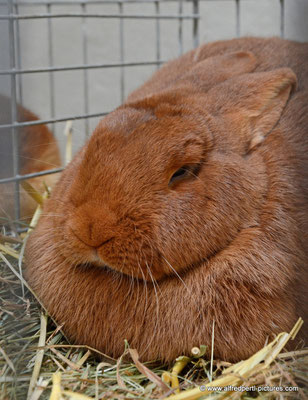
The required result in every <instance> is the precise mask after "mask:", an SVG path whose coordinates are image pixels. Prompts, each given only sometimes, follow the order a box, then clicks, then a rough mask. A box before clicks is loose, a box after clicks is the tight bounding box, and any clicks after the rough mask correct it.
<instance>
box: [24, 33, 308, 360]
mask: <svg viewBox="0 0 308 400" xmlns="http://www.w3.org/2000/svg"><path fill="white" fill-rule="evenodd" d="M307 61H308V46H307V44H300V43H296V42H291V41H286V40H282V39H258V38H243V39H236V40H231V41H224V42H217V43H212V44H208V45H203V46H201V47H199V48H198V49H196V50H194V51H191V52H190V53H188V54H186V55H184V56H183V57H181V58H179V59H178V60H175V61H172V62H170V63H168V64H167V65H166V66H165V67H163V68H162V69H161V70H160V71H158V72H157V73H156V74H155V75H154V76H153V77H152V79H150V81H148V82H147V83H146V84H145V85H144V86H143V87H141V88H140V89H139V90H137V91H135V92H134V93H133V94H132V95H130V96H129V98H128V100H127V101H126V103H124V105H123V106H121V107H119V108H118V109H116V110H115V111H114V112H112V113H111V114H109V115H108V116H107V117H105V118H104V119H103V120H102V121H101V122H100V123H99V125H98V126H97V128H96V129H95V131H94V133H93V135H92V137H91V139H90V140H89V142H88V143H87V144H86V145H85V147H84V148H83V149H82V150H81V151H80V152H79V153H78V154H77V155H76V157H75V158H74V160H73V161H72V162H71V164H70V165H69V166H68V167H67V168H66V170H65V172H64V173H63V175H62V177H61V180H60V181H59V183H58V184H57V186H56V188H55V190H54V192H53V194H52V196H51V199H50V200H48V201H47V202H46V205H45V213H44V216H43V217H41V219H40V221H39V224H38V226H37V228H36V230H35V231H34V233H33V234H32V236H31V237H30V240H29V243H28V247H27V249H26V265H27V267H26V277H27V279H28V281H29V283H30V285H31V286H32V287H33V289H34V290H35V291H36V293H37V294H38V296H39V297H40V298H41V299H42V301H43V303H44V304H45V306H46V307H47V309H48V310H49V312H50V314H51V315H52V316H53V317H54V318H55V319H56V320H57V321H58V322H59V323H60V324H64V331H65V332H66V334H67V335H68V336H69V337H70V338H71V339H72V340H73V341H74V342H76V343H80V344H88V345H91V346H93V347H96V348H97V349H99V350H101V351H103V352H105V353H107V354H109V355H111V356H113V357H118V356H119V355H121V353H122V352H123V349H124V339H127V340H128V342H129V343H130V346H131V347H133V348H137V349H138V351H139V353H140V355H141V358H142V359H143V360H151V359H162V360H166V361H170V360H172V359H174V358H175V357H176V356H178V355H180V354H189V353H190V350H191V348H192V347H193V346H199V345H201V344H210V342H211V331H212V325H213V321H215V348H214V350H215V357H217V358H223V359H225V360H230V361H237V360H240V359H243V358H246V357H248V356H250V355H251V354H252V353H253V352H255V351H257V350H258V349H260V348H261V347H262V346H263V345H264V343H265V341H266V340H267V338H268V336H271V335H272V334H277V333H279V332H281V331H289V330H290V329H291V328H292V326H293V324H294V323H295V322H296V320H297V318H298V317H299V316H302V317H304V318H305V316H304V312H305V311H307V310H306V308H307V307H305V306H306V304H307V303H306V301H307V296H306V293H307V292H306V291H307V270H308V247H307V244H308V241H307V237H306V234H307V228H308V212H307V211H308V135H307V133H308V132H307V126H308V107H307V93H308V92H307V90H308V88H307V85H308V75H307V74H308V71H307ZM290 68H292V69H290ZM296 76H297V78H296ZM296 85H297V89H296ZM304 332H305V331H304V330H302V333H304Z"/></svg>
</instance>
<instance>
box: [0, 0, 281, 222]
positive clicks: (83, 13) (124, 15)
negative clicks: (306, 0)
mask: <svg viewBox="0 0 308 400" xmlns="http://www.w3.org/2000/svg"><path fill="white" fill-rule="evenodd" d="M213 1H214V0H46V1H45V0H7V1H4V0H1V1H0V9H1V10H2V11H1V13H0V24H1V23H6V24H7V29H8V42H9V65H8V66H7V68H2V69H0V78H1V77H6V78H7V79H9V81H10V82H9V83H10V98H11V121H10V122H9V123H5V124H1V125H0V134H1V132H3V131H4V130H10V132H11V135H12V140H13V169H12V176H7V177H4V178H2V179H0V190H1V184H3V183H10V182H14V185H15V195H14V202H15V207H14V209H15V218H16V220H18V219H19V217H20V200H19V198H20V193H19V191H20V190H19V184H20V181H21V180H24V179H29V178H32V177H35V176H43V175H47V174H51V173H55V172H59V171H61V170H62V168H51V169H49V170H45V171H40V172H35V173H30V174H21V173H20V166H19V154H18V131H19V129H21V128H23V127H29V126H35V125H39V124H49V126H51V129H52V130H55V128H56V126H57V124H60V123H63V122H65V121H68V120H76V121H83V123H84V125H83V128H82V129H83V131H84V138H86V137H87V136H88V135H89V134H90V132H91V125H90V120H92V119H97V118H98V117H102V116H104V115H106V114H107V113H108V112H110V111H111V110H110V109H104V108H102V109H101V110H100V111H99V112H91V107H90V103H91V101H90V100H91V90H92V88H93V85H91V71H95V70H98V71H101V72H102V71H107V70H109V71H116V70H118V71H119V75H118V77H119V78H118V79H119V91H120V93H119V101H120V102H123V100H124V99H125V96H126V94H127V90H129V88H128V86H129V85H128V83H129V82H130V79H129V76H128V75H129V69H131V70H132V69H134V68H135V69H136V73H138V68H145V67H152V68H158V67H159V66H160V65H161V64H162V63H163V62H164V61H166V60H165V59H164V56H163V51H162V43H163V42H164V40H165V39H166V30H164V29H163V23H164V22H165V21H173V22H175V23H176V24H177V42H178V54H182V53H183V51H184V41H185V40H184V30H185V29H186V32H187V29H189V30H190V36H191V42H192V45H193V46H195V47H196V46H198V45H199V43H200V24H202V23H203V21H202V19H200V4H201V3H205V2H208V3H211V2H212V3H213ZM215 1H216V3H219V2H221V3H223V4H225V3H226V2H232V3H234V5H235V24H236V32H235V33H236V36H240V35H241V5H242V3H243V2H244V1H247V0H215ZM166 3H172V4H175V6H176V7H177V9H176V10H175V11H173V12H165V11H164V9H163V8H164V6H165V4H166ZM132 4H133V5H135V6H136V7H138V12H129V11H128V8H127V7H128V6H129V5H132ZM145 5H146V6H149V5H151V6H153V8H152V11H151V12H144V11H143V7H144V6H145ZM93 6H97V7H98V6H99V7H101V11H99V12H97V11H95V12H94V11H93ZM109 6H116V7H117V9H116V10H113V11H112V12H110V11H109V8H108V7H109ZM279 6H280V35H281V36H282V37H283V36H284V34H285V32H284V31H285V1H284V0H279ZM61 7H63V9H60V8H61ZM3 10H4V12H3ZM62 19H63V20H65V21H71V20H74V19H76V20H78V21H80V22H79V25H80V32H81V45H80V46H81V59H82V62H81V63H72V64H68V65H66V64H65V63H62V62H61V60H60V61H59V60H56V57H55V52H54V50H55V46H57V43H56V41H55V33H57V32H56V29H55V21H59V20H62ZM36 20H42V21H46V23H47V37H46V38H45V42H46V46H45V47H46V51H47V65H40V64H39V63H38V65H35V66H30V67H29V66H28V67H27V66H23V63H22V50H23V49H22V44H21V42H22V39H23V38H22V32H21V24H31V23H34V21H36ZM94 20H95V21H97V20H98V21H99V23H101V24H106V23H107V21H112V23H113V24H114V25H115V26H118V40H119V43H117V44H115V46H116V47H117V50H118V52H119V58H118V61H116V62H115V61H108V62H106V61H105V59H104V57H102V59H101V62H91V60H90V57H89V46H90V40H89V28H90V26H91V24H93V21H94ZM130 21H134V23H135V24H139V23H140V24H141V23H143V22H144V21H152V22H153V23H154V32H155V33H154V36H155V43H152V42H150V40H149V43H148V46H152V47H153V48H154V57H152V58H149V57H145V58H144V59H140V60H131V58H129V57H128V56H129V51H128V49H127V45H128V44H129V43H128V40H127V37H126V36H127V29H128V28H127V26H126V24H128V23H129V22H130ZM168 34H169V33H168ZM142 39H144V41H146V40H147V37H146V34H145V35H144V38H142ZM167 39H168V38H167ZM41 40H44V38H41ZM62 40H63V41H64V42H65V40H66V37H65V36H64V37H63V38H62ZM75 71H80V72H81V73H82V75H81V76H82V78H81V80H82V97H83V107H82V111H80V112H79V113H74V114H71V115H63V114H62V113H59V112H58V107H57V86H56V76H57V75H56V74H58V73H60V72H61V73H65V72H67V73H70V74H73V73H74V72H75ZM44 74H45V75H46V74H47V76H48V98H49V104H50V112H49V115H50V117H49V118H42V119H40V120H38V121H26V122H18V120H17V107H18V104H21V105H23V104H24V103H26V101H25V100H26V99H25V90H24V80H25V78H26V76H30V75H33V76H35V77H36V76H39V77H40V76H43V75H44Z"/></svg>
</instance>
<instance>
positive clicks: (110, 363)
mask: <svg viewBox="0 0 308 400" xmlns="http://www.w3.org/2000/svg"><path fill="white" fill-rule="evenodd" d="M69 128H71V127H70V126H69ZM67 130H69V131H70V130H71V129H67ZM67 136H70V135H67ZM66 158H67V160H66V161H67V162H68V161H69V160H70V158H71V146H70V141H69V140H68V145H67V157H66ZM23 187H24V189H25V190H26V191H28V193H29V195H31V196H32V197H33V198H34V199H35V200H36V201H37V203H38V209H37V211H36V213H35V214H34V217H33V219H32V221H31V223H30V226H31V227H33V226H35V224H36V222H37V220H38V217H39V214H40V209H41V208H40V205H41V204H42V202H43V197H42V196H41V195H40V194H39V193H37V192H36V191H35V190H34V189H33V188H32V187H31V185H29V184H27V183H25V184H23ZM0 224H1V222H0ZM28 233H29V231H28V232H27V233H26V234H23V235H17V234H16V233H15V234H12V233H11V231H7V230H5V228H4V227H3V228H2V230H1V231H0V400H9V399H17V400H24V399H27V400H38V399H50V400H60V399H72V400H75V399H76V400H79V399H80V400H86V399H162V398H166V397H169V396H170V399H173V400H180V399H183V400H184V399H186V400H193V399H201V398H213V399H222V398H228V399H251V398H258V399H281V400H282V399H297V398H298V399H305V398H308V348H305V349H300V350H298V351H294V352H285V351H284V346H285V344H286V343H287V341H288V340H290V339H291V338H292V337H295V335H296V333H297V332H298V330H299V329H300V328H301V325H302V321H301V320H299V321H298V322H297V324H296V326H295V327H294V328H293V330H292V332H291V333H281V334H280V335H278V336H277V337H276V339H275V340H274V341H273V342H271V343H269V344H267V345H266V346H265V347H264V348H263V349H261V350H260V351H259V352H258V353H256V354H255V355H254V356H252V357H250V358H249V359H248V360H245V361H241V362H240V363H237V364H235V365H231V364H229V363H227V362H224V361H221V360H213V359H212V358H211V359H210V360H207V359H205V358H204V357H203V354H204V350H205V348H200V349H198V348H193V349H192V356H191V358H188V357H181V355H179V358H178V359H177V360H175V363H174V365H173V366H171V368H170V366H166V365H161V364H160V363H158V362H153V363H146V364H142V363H141V362H139V360H138V353H137V352H136V350H134V349H130V348H129V343H126V351H125V354H123V356H124V357H123V356H122V357H120V359H119V360H113V359H111V358H110V357H107V356H104V355H102V354H100V353H99V352H98V351H96V350H95V349H91V348H89V347H87V346H77V345H76V346H74V345H71V344H70V343H69V342H68V341H67V339H66V338H65V336H64V334H63V333H62V332H61V327H59V326H57V325H56V324H55V323H54V322H53V321H52V319H51V318H50V317H48V314H47V310H44V308H43V307H42V305H41V304H40V302H39V299H37V298H36V296H35V294H34V293H33V292H32V290H31V288H30V287H29V286H28V285H27V283H26V282H25V281H24V279H23V277H22V259H23V250H24V247H25V243H26V241H27V236H28ZM243 329H245V326H243ZM212 336H213V337H212V343H205V344H204V345H207V346H210V347H211V346H214V345H215V325H214V324H213V335H212ZM99 355H100V356H102V357H101V358H100V359H99V357H98V356H99ZM129 360H131V361H129ZM201 385H203V391H201V390H200V386H201ZM209 386H216V387H217V386H218V387H219V386H221V387H224V388H223V390H221V391H213V390H207V388H208V387H209ZM228 386H229V387H228ZM230 386H236V387H242V390H244V389H243V386H246V387H248V386H250V387H251V386H255V388H256V390H255V391H250V390H247V391H235V390H234V389H233V390H231V389H232V388H230ZM264 386H270V387H272V388H273V387H292V386H293V387H294V386H296V387H298V391H290V392H286V391H279V390H278V391H275V390H270V391H263V390H262V391H260V389H258V387H259V388H261V387H264ZM226 387H227V388H226ZM258 390H259V391H258Z"/></svg>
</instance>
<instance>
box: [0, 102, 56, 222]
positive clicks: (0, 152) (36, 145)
mask: <svg viewBox="0 0 308 400" xmlns="http://www.w3.org/2000/svg"><path fill="white" fill-rule="evenodd" d="M37 119H38V117H37V116H36V115H34V114H33V113H32V112H31V111H29V110H27V109H25V108H23V107H22V106H20V105H18V107H17V120H18V121H19V122H27V121H36V120H37ZM10 123H11V100H10V99H9V98H8V97H6V96H3V95H0V126H1V125H6V124H10ZM18 136H19V143H18V150H19V151H18V154H19V165H20V174H21V175H24V174H29V173H32V172H39V171H45V170H48V169H53V168H56V167H59V166H60V165H61V160H60V152H59V148H58V145H57V142H56V140H55V138H54V136H53V134H52V133H51V132H50V130H49V129H48V128H47V126H46V125H33V126H25V127H23V128H19V130H18ZM12 176H14V173H13V140H12V132H11V129H10V128H8V129H0V179H2V178H9V177H12ZM57 179H58V174H52V175H45V176H41V177H37V178H32V179H29V180H28V182H29V183H30V184H31V185H32V186H33V187H34V188H35V189H36V190H37V191H38V192H40V193H42V192H44V190H45V187H44V185H43V182H45V183H46V184H47V185H48V186H50V187H52V186H53V185H54V184H55V182H56V180H57ZM14 186H15V185H14V183H6V184H0V224H1V223H5V222H6V221H8V220H9V219H10V218H11V219H12V218H14ZM20 206H21V218H23V219H29V218H30V217H31V215H32V214H33V212H34V210H35V208H36V207H37V203H36V202H35V201H34V200H33V199H32V198H31V197H30V196H29V194H28V193H26V192H25V191H24V190H23V189H22V188H20Z"/></svg>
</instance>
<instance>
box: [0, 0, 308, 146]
mask: <svg viewBox="0 0 308 400" xmlns="http://www.w3.org/2000/svg"><path fill="white" fill-rule="evenodd" d="M25 1H27V0H25ZM23 3H24V2H23V1H20V5H19V6H18V12H19V13H20V14H37V13H45V12H46V5H25V4H23ZM179 3H180V2H177V1H161V2H160V3H159V12H160V13H161V14H178V13H179V7H180V4H179ZM199 4H200V14H201V19H200V21H199V32H200V43H202V42H209V41H213V40H219V39H228V38H233V37H236V34H237V27H236V2H235V1H233V0H208V1H206V0H204V1H200V3H199ZM182 7H183V8H182V11H183V14H186V13H189V14H191V13H192V3H191V2H189V1H183V2H182ZM81 11H82V8H81V5H79V4H76V3H75V4H74V3H72V4H66V5H60V4H57V1H53V2H52V6H51V12H52V13H64V12H81ZM86 11H87V12H89V13H107V14H113V13H115V14H117V13H119V5H118V2H117V1H114V2H112V4H106V3H103V2H101V4H95V5H90V4H89V5H87V6H86ZM156 11H157V10H156V8H155V4H154V2H150V1H148V2H145V3H142V4H136V3H124V4H123V13H125V14H141V13H142V14H155V12H156ZM5 13H7V5H6V4H5V2H2V5H0V14H5ZM280 17H281V14H280V1H279V0H241V1H240V36H246V35H254V36H279V35H280V30H281V21H280ZM307 19H308V0H285V16H284V35H285V37H286V38H288V39H294V40H299V41H308V24H307ZM122 23H123V25H122V27H123V33H124V42H123V49H124V60H125V61H126V62H130V61H155V60H156V59H157V42H156V29H157V25H156V21H155V20H124V21H122ZM120 24H121V22H120V20H119V19H109V20H107V19H90V18H89V19H85V20H84V21H83V20H82V18H61V19H52V20H51V22H50V25H49V28H50V32H51V36H50V37H49V36H48V21H47V20H46V19H38V20H21V21H20V22H19V26H18V28H19V43H20V60H19V61H20V67H21V68H24V69H27V68H38V67H48V66H50V65H53V66H69V65H74V64H83V63H84V55H83V32H85V37H86V42H87V62H88V63H90V64H92V63H112V62H120V61H121V47H120V31H121V27H120ZM159 28H160V58H161V60H168V59H170V58H174V57H177V56H178V55H179V54H180V52H181V48H180V46H179V21H178V20H174V21H170V20H160V22H159ZM192 30H193V28H192V21H191V20H183V22H182V32H183V49H182V50H183V51H186V50H189V49H191V48H192V47H193V35H192ZM8 39H9V35H8V22H7V21H3V20H0V69H1V70H3V69H9V68H10V58H9V40H8ZM50 39H51V40H50ZM50 50H51V54H52V57H50ZM155 69H156V66H144V67H140V66H138V67H126V68H124V69H122V71H121V68H109V69H94V70H89V71H88V72H87V84H86V86H87V90H88V102H87V104H86V101H85V87H84V85H85V81H84V77H85V75H84V72H83V71H66V72H64V71H61V72H54V73H53V74H50V73H35V74H25V75H23V76H22V77H21V79H20V80H18V81H17V83H18V85H17V89H18V90H17V95H18V98H19V100H20V101H22V103H23V105H24V106H26V107H27V108H29V109H31V110H32V111H33V112H35V113H36V114H37V115H39V116H40V118H41V119H44V120H45V119H50V118H53V117H56V118H61V117H68V116H74V115H81V114H85V113H86V112H89V113H100V112H107V111H111V110H112V109H113V108H115V107H116V106H118V105H119V104H120V103H121V101H122V97H121V86H120V82H121V73H122V74H123V76H124V78H123V79H124V95H125V96H126V95H127V94H128V93H129V92H130V91H131V90H133V89H134V88H136V87H137V86H138V85H139V84H141V83H142V82H144V80H145V79H146V78H147V77H149V76H150V75H151V73H152V72H153V71H154V70H155ZM10 91H11V88H10V77H9V76H0V92H1V93H4V94H8V95H9V94H10ZM52 92H53V93H54V99H53V102H52V96H51V94H52ZM52 103H53V104H52ZM98 120H99V118H91V119H89V120H88V121H89V122H88V123H89V127H88V128H89V131H91V130H93V129H94V127H95V125H96V124H97V122H98ZM64 125H65V123H63V122H61V123H56V124H50V128H51V129H53V130H54V132H55V133H56V135H57V138H58V140H59V143H60V144H61V147H62V150H63V148H64V143H65V138H64V136H63V130H64ZM73 126H74V148H75V150H76V149H77V148H78V147H80V145H81V144H82V143H83V141H84V138H85V131H86V129H87V125H86V122H85V121H84V120H81V121H75V122H74V124H73Z"/></svg>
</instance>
